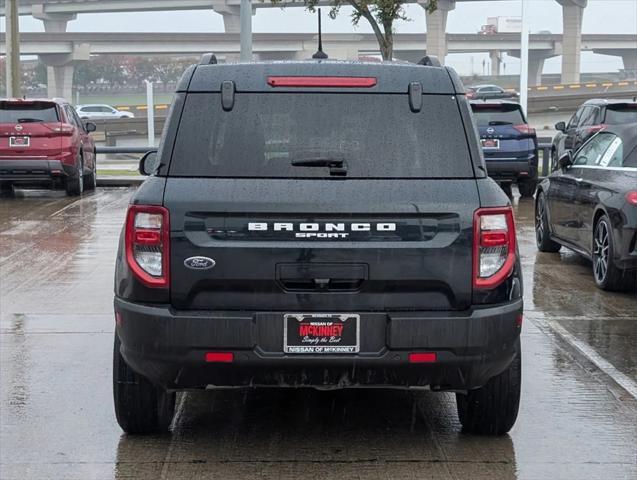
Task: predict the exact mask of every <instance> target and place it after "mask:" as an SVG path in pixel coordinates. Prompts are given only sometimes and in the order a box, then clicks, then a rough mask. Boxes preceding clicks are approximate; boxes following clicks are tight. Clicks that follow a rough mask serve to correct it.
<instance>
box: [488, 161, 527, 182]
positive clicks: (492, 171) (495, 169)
mask: <svg viewBox="0 0 637 480" xmlns="http://www.w3.org/2000/svg"><path fill="white" fill-rule="evenodd" d="M485 162H486V165H487V172H488V174H489V176H490V177H491V178H493V179H495V180H524V179H527V178H529V179H535V178H537V157H533V158H532V159H530V160H522V161H520V160H516V159H511V160H507V159H497V160H494V159H489V158H485Z"/></svg>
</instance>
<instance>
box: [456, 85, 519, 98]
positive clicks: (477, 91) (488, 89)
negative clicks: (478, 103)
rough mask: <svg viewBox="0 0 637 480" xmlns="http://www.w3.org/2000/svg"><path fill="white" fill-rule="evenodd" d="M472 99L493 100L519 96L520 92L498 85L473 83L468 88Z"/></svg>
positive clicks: (468, 94) (467, 90)
mask: <svg viewBox="0 0 637 480" xmlns="http://www.w3.org/2000/svg"><path fill="white" fill-rule="evenodd" d="M466 93H467V98H468V99H470V100H493V99H497V98H517V97H519V96H520V94H519V93H518V92H515V91H510V90H505V89H504V88H502V87H499V86H497V85H473V86H470V87H467V88H466Z"/></svg>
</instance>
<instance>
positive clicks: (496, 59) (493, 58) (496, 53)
mask: <svg viewBox="0 0 637 480" xmlns="http://www.w3.org/2000/svg"><path fill="white" fill-rule="evenodd" d="M500 54H501V52H500V50H491V51H490V52H489V60H490V62H491V76H492V77H499V76H500V64H501V63H502V57H501V56H500Z"/></svg>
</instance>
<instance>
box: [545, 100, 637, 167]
mask: <svg viewBox="0 0 637 480" xmlns="http://www.w3.org/2000/svg"><path fill="white" fill-rule="evenodd" d="M635 122H637V100H636V99H632V100H620V99H615V100H613V99H610V100H609V99H593V100H588V101H587V102H585V103H584V104H583V105H581V106H580V107H579V108H578V109H577V111H576V112H575V113H574V114H573V116H572V117H571V119H570V120H569V121H568V124H566V123H564V122H558V123H556V124H555V130H557V134H556V135H555V137H554V138H553V145H552V147H551V154H552V160H553V162H552V163H553V165H556V164H557V160H558V159H559V158H560V157H561V156H562V155H563V154H564V152H565V151H566V150H571V151H575V150H577V149H578V148H579V147H580V146H582V144H583V143H584V142H585V141H586V140H588V139H589V138H590V137H591V136H592V135H594V134H595V133H597V132H599V131H600V130H603V129H604V128H605V127H606V126H607V125H624V124H627V123H635Z"/></svg>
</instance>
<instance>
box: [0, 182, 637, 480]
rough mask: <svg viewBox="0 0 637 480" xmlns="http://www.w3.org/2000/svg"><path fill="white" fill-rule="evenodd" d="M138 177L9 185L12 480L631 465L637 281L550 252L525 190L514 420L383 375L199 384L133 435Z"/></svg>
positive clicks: (5, 345)
mask: <svg viewBox="0 0 637 480" xmlns="http://www.w3.org/2000/svg"><path fill="white" fill-rule="evenodd" d="M131 192H132V190H130V189H126V188H120V189H115V188H114V189H100V190H98V191H97V192H96V193H94V194H87V195H85V196H84V197H83V198H82V199H79V200H78V199H68V198H66V197H65V196H64V195H63V193H62V192H45V191H42V192H20V193H19V194H18V197H17V198H12V199H0V322H1V324H0V326H1V329H2V335H1V336H0V362H1V363H0V387H1V392H0V415H1V416H0V478H1V479H3V480H5V479H19V480H28V479H81V480H86V479H199V478H206V479H234V478H241V479H242V480H249V479H256V478H258V479H265V478H284V479H298V478H335V479H359V478H360V479H362V478H371V479H386V478H387V479H390V478H391V479H421V478H422V479H429V478H432V479H433V478H435V479H471V480H474V479H509V478H511V479H512V478H520V479H550V478H554V479H574V480H575V479H577V480H583V479H604V480H614V479H635V478H637V400H636V399H635V398H634V397H633V396H632V395H631V394H630V393H629V391H630V388H631V387H634V385H635V382H637V294H635V293H632V294H610V293H606V292H602V291H599V290H597V289H596V288H595V286H594V284H593V280H592V277H591V272H590V270H591V269H590V265H589V264H588V262H586V261H585V260H582V259H580V258H579V257H577V256H576V255H575V254H572V253H569V252H568V251H563V252H562V253H560V254H541V253H538V252H537V250H536V248H535V243H534V236H533V235H534V234H533V204H532V202H531V201H521V202H519V204H518V205H517V220H518V238H519V241H520V248H521V254H522V256H523V267H524V275H525V281H526V285H525V288H526V291H525V301H526V314H525V323H524V327H523V392H522V404H521V411H520V416H519V418H518V422H517V424H516V425H515V427H514V429H513V430H512V431H511V433H510V435H507V436H504V437H499V438H488V437H475V436H469V435H464V434H461V433H460V432H459V430H460V425H459V422H458V419H457V416H456V411H455V400H454V398H453V396H452V395H451V394H438V393H429V392H424V393H406V392H402V391H372V390H356V391H339V392H317V391H313V390H298V391H294V390H283V391H276V390H264V391H221V392H202V393H189V394H184V395H181V397H180V398H178V413H177V415H176V419H175V422H174V428H173V433H172V434H171V435H166V436H155V437H144V438H140V437H137V438H135V437H128V436H126V435H123V434H122V432H121V430H120V429H119V427H118V426H117V423H116V422H115V417H114V413H113V406H112V398H111V395H112V394H111V378H110V377H111V354H112V345H113V343H112V342H113V327H114V320H113V315H112V291H113V288H112V284H113V264H114V257H115V251H116V245H117V239H118V236H119V231H120V228H121V225H122V222H123V219H124V213H125V209H126V205H127V202H128V198H129V195H130V193H131ZM587 352H588V353H589V355H587ZM613 378H615V380H613ZM622 382H623V385H624V387H627V388H622V387H621V386H620V384H622Z"/></svg>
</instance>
